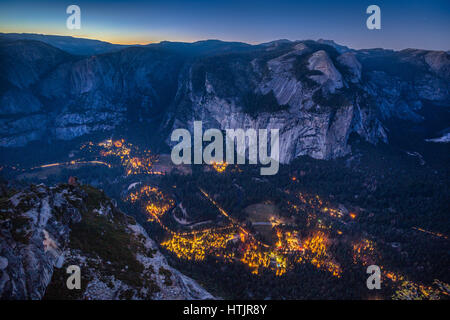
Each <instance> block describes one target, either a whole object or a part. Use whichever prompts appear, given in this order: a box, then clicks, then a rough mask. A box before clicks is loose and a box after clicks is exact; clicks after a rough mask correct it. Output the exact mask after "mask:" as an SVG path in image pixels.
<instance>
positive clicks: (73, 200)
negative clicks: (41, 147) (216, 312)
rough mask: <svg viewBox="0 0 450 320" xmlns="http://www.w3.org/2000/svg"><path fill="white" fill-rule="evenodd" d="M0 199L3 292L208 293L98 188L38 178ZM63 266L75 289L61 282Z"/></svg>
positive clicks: (34, 295) (24, 295) (12, 295)
mask: <svg viewBox="0 0 450 320" xmlns="http://www.w3.org/2000/svg"><path fill="white" fill-rule="evenodd" d="M1 201H2V202H1V208H0V298H1V299H42V298H46V299H213V296H211V295H210V294H209V293H208V292H206V291H205V290H204V289H203V288H201V287H200V286H199V285H198V284H197V283H196V282H195V281H194V280H192V279H190V278H188V277H186V276H184V275H183V274H181V273H180V272H179V271H177V270H175V269H173V268H172V267H170V266H169V265H168V264H167V261H166V259H165V258H164V256H163V255H162V254H161V253H160V252H159V251H158V249H157V247H156V244H155V243H154V242H153V240H151V239H150V238H149V237H148V235H147V233H146V232H145V230H144V229H143V228H142V227H141V226H140V225H138V224H137V223H136V221H135V220H134V219H133V218H131V217H129V216H126V215H125V214H123V213H121V212H120V211H118V209H116V208H115V207H114V205H113V203H112V202H111V201H110V200H109V199H108V198H107V197H105V196H104V194H103V193H102V192H100V191H99V190H96V189H94V188H92V187H89V186H71V185H59V186H57V187H51V188H49V187H46V186H44V185H38V186H31V187H30V188H29V189H26V190H21V191H6V195H5V197H2V199H1ZM69 265H77V266H79V267H80V270H81V284H82V285H81V289H80V290H77V289H73V290H69V289H68V288H67V287H66V280H67V277H68V276H69V275H68V274H67V273H66V268H67V267H68V266H69Z"/></svg>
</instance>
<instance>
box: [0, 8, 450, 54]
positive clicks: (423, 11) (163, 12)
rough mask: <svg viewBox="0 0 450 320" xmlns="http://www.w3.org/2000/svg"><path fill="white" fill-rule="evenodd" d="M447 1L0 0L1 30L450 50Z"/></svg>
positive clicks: (125, 39) (134, 39)
mask: <svg viewBox="0 0 450 320" xmlns="http://www.w3.org/2000/svg"><path fill="white" fill-rule="evenodd" d="M70 4H77V5H79V6H80V8H81V29H80V30H68V29H67V28H66V19H67V16H68V15H67V14H66V8H67V6H68V5H70ZM371 4H376V5H378V6H379V7H380V8H381V25H382V29H381V30H368V29H367V28H366V23H365V21H366V19H367V17H368V15H367V14H366V13H365V11H366V8H367V7H368V6H369V5H371ZM449 30H450V1H448V0H445V1H441V0H433V1H431V0H429V1H415V0H410V1H403V0H391V1H374V0H371V1H365V0H359V1H357V0H352V1H340V0H334V1H330V0H313V1H301V0H296V1H287V0H276V1H267V0H259V1H255V0H247V1H243V0H241V1H237V0H227V1H214V0H208V1H206V0H192V1H189V0H181V1H171V0H165V1H160V0H156V1H152V0H149V1H137V0H130V1H101V0H93V1H39V0H35V1H21V0H14V1H4V0H0V32H29V33H44V34H58V35H71V36H76V37H86V38H92V39H99V40H105V41H109V42H114V43H149V42H159V41H161V40H171V41H189V42H191V41H196V40H204V39H221V40H228V41H243V42H247V43H261V42H266V41H271V40H276V39H282V38H287V39H290V40H303V39H313V40H315V39H319V38H324V39H332V40H335V41H336V42H338V43H341V44H344V45H348V46H350V47H353V48H373V47H383V48H392V49H404V48H424V49H439V50H450V36H449Z"/></svg>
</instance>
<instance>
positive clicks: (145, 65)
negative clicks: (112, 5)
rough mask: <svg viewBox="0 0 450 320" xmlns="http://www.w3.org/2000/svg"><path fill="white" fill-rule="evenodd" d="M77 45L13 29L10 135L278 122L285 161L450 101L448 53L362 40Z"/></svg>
mask: <svg viewBox="0 0 450 320" xmlns="http://www.w3.org/2000/svg"><path fill="white" fill-rule="evenodd" d="M116 49H117V48H115V49H114V51H113V52H108V53H104V54H100V55H95V56H88V57H82V56H74V55H70V54H68V53H66V52H64V51H61V50H59V49H56V48H54V47H52V46H50V45H48V44H45V43H42V42H38V41H29V40H11V39H7V40H6V39H2V40H1V41H0V57H1V60H0V64H1V66H2V70H5V72H4V74H3V75H2V76H1V82H0V114H1V118H0V146H2V147H13V146H23V145H26V144H27V143H28V142H30V141H33V140H46V141H48V140H50V141H51V140H54V139H62V140H71V139H74V138H76V137H80V136H83V135H86V134H93V133H96V134H100V135H109V134H110V133H111V132H113V131H117V130H126V129H127V128H134V127H136V126H137V125H138V126H142V127H143V128H145V127H146V125H147V124H150V123H152V124H156V126H157V127H158V128H159V129H157V130H155V135H159V138H160V140H162V141H164V140H165V141H166V142H169V140H168V137H169V135H170V132H171V130H173V129H175V128H192V124H193V121H196V120H202V121H203V124H204V126H205V128H207V127H214V128H221V129H226V128H244V129H245V128H255V129H257V128H278V129H280V133H281V136H280V147H281V156H280V160H281V162H282V163H288V162H289V161H291V160H292V159H293V158H295V157H297V156H300V155H309V156H312V157H314V158H319V159H330V158H335V157H339V156H342V155H345V154H347V153H349V152H350V148H349V146H348V143H347V142H348V138H349V135H350V134H351V133H356V134H358V135H360V136H361V137H362V138H364V139H365V140H366V141H368V142H370V143H374V144H376V143H378V142H380V141H382V142H388V135H387V132H386V129H385V125H384V123H385V121H388V120H392V119H396V118H397V119H405V120H409V121H415V122H420V121H422V120H423V118H422V116H421V115H419V113H418V112H417V111H418V110H420V109H421V108H422V106H423V103H424V102H432V103H435V104H440V105H448V104H449V100H450V99H449V83H450V82H449V78H450V71H449V70H450V62H449V57H448V53H446V52H435V51H425V50H413V49H408V50H403V51H390V50H383V49H373V50H351V49H349V48H346V47H344V46H339V45H337V44H335V43H334V42H332V41H328V40H319V41H317V42H314V41H296V42H291V41H288V40H285V41H274V42H270V43H266V44H261V45H257V46H251V45H247V44H242V43H227V42H220V41H202V42H197V43H193V44H187V43H170V42H163V43H160V44H155V45H149V46H140V47H129V48H124V49H121V50H119V51H117V50H116Z"/></svg>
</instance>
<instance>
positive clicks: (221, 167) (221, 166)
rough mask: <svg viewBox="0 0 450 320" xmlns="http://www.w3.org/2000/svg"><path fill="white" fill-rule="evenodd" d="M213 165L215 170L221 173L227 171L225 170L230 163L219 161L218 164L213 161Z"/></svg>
mask: <svg viewBox="0 0 450 320" xmlns="http://www.w3.org/2000/svg"><path fill="white" fill-rule="evenodd" d="M211 165H212V166H213V168H214V170H216V171H217V172H219V173H221V172H224V171H225V169H226V168H227V166H228V163H227V162H226V161H218V162H216V161H213V162H211Z"/></svg>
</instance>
